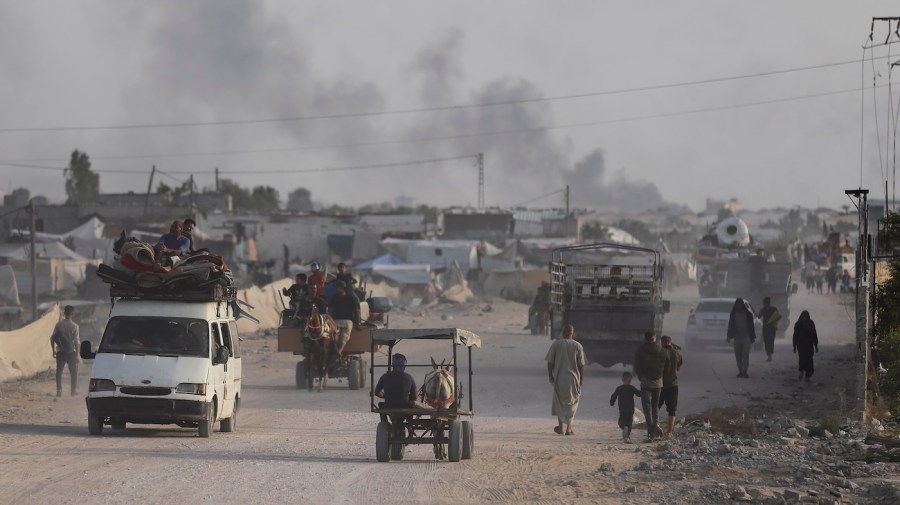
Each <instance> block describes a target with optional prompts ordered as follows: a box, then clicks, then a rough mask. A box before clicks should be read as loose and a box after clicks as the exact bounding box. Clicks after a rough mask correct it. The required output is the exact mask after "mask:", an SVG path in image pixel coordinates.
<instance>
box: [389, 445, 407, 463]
mask: <svg viewBox="0 0 900 505" xmlns="http://www.w3.org/2000/svg"><path fill="white" fill-rule="evenodd" d="M405 452H406V445H405V444H401V443H400V442H394V443H392V444H391V459H392V460H394V461H403V454H404V453H405Z"/></svg>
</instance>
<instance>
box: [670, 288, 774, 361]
mask: <svg viewBox="0 0 900 505" xmlns="http://www.w3.org/2000/svg"><path fill="white" fill-rule="evenodd" d="M744 304H745V305H746V306H747V310H749V311H750V312H751V313H752V314H753V325H754V326H755V329H756V344H755V345H754V346H753V347H754V349H758V348H759V347H760V346H761V345H762V320H760V318H759V316H757V315H756V311H755V310H753V307H752V306H751V305H750V302H748V301H747V300H744ZM732 307H734V298H701V299H700V302H698V303H697V307H696V308H694V309H692V310H691V315H690V316H689V317H688V322H687V328H685V330H684V342H685V345H686V346H687V347H688V348H690V349H698V348H701V347H705V346H713V345H715V346H727V345H729V344H728V341H727V338H728V335H727V333H728V319H729V317H730V315H731V309H732Z"/></svg>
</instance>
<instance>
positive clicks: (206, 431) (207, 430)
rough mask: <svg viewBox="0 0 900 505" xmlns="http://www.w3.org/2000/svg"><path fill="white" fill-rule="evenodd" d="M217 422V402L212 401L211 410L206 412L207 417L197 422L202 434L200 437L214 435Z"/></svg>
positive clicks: (198, 431)
mask: <svg viewBox="0 0 900 505" xmlns="http://www.w3.org/2000/svg"><path fill="white" fill-rule="evenodd" d="M215 424H216V402H212V403H210V404H209V412H207V414H206V419H204V420H202V421H200V422H199V423H197V433H198V434H199V435H200V438H209V436H210V435H212V432H213V429H214V428H215Z"/></svg>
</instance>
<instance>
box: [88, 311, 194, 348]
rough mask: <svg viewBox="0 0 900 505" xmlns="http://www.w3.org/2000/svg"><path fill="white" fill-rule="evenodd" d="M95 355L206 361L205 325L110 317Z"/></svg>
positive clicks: (191, 321) (181, 320)
mask: <svg viewBox="0 0 900 505" xmlns="http://www.w3.org/2000/svg"><path fill="white" fill-rule="evenodd" d="M97 352H98V353H103V352H107V353H125V354H151V355H173V356H196V357H200V358H208V357H209V324H208V323H207V322H206V321H204V320H202V319H188V318H181V317H174V318H173V317H136V316H120V317H114V318H112V319H110V320H109V322H108V323H107V324H106V330H105V331H104V332H103V339H102V340H101V341H100V347H99V348H98V349H97Z"/></svg>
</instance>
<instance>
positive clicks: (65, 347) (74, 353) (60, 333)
mask: <svg viewBox="0 0 900 505" xmlns="http://www.w3.org/2000/svg"><path fill="white" fill-rule="evenodd" d="M63 316H64V317H65V319H63V320H62V321H60V322H58V323H56V326H55V327H54V328H53V334H52V335H50V349H52V350H53V357H54V358H56V396H62V376H63V368H64V367H65V366H66V365H69V373H70V374H71V375H72V396H75V393H77V392H78V363H79V362H80V361H81V358H80V357H79V356H78V346H79V345H81V340H80V338H79V335H78V325H77V324H75V321H73V320H72V318H73V317H75V307H73V306H71V305H66V307H65V309H63Z"/></svg>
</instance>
